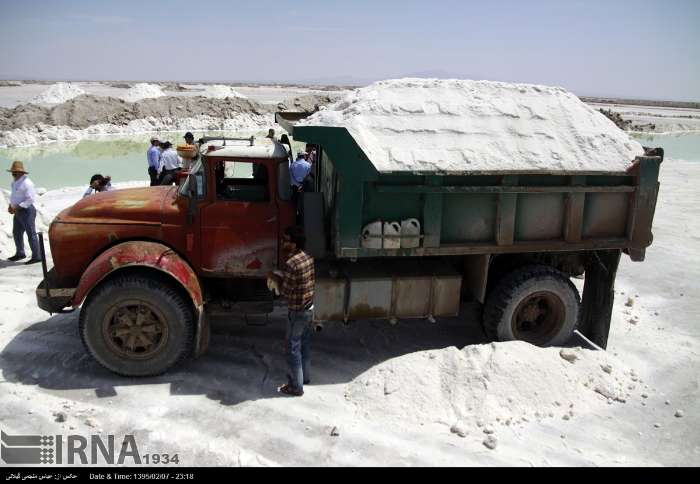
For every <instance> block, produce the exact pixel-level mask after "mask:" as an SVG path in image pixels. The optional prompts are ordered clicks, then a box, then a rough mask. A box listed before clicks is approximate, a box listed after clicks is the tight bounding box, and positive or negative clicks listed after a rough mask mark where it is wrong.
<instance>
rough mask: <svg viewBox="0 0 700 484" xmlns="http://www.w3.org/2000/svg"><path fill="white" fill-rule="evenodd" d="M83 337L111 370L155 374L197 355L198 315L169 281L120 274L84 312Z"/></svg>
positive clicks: (99, 291)
mask: <svg viewBox="0 0 700 484" xmlns="http://www.w3.org/2000/svg"><path fill="white" fill-rule="evenodd" d="M80 335H81V337H82V339H83V343H84V344H85V347H86V348H87V350H88V352H89V353H90V354H91V355H92V356H93V357H94V358H95V359H96V360H97V361H98V362H99V363H100V364H101V365H102V366H104V367H105V368H107V369H108V370H111V371H113V372H114V373H117V374H120V375H124V376H152V375H158V374H161V373H164V372H165V371H167V370H168V369H169V368H171V367H172V366H174V365H176V364H178V363H180V362H181V361H182V360H184V359H185V358H186V357H187V356H188V355H189V354H191V351H192V348H193V344H194V316H193V314H192V309H191V307H190V305H189V304H188V301H187V299H185V297H184V296H183V295H182V294H181V292H180V291H178V290H177V288H176V287H174V285H173V284H171V283H170V282H169V281H165V280H163V279H162V278H158V277H154V278H149V277H148V276H144V275H139V276H134V275H125V276H117V277H115V278H113V279H110V280H107V281H106V282H104V283H102V284H100V285H99V286H98V287H97V288H96V289H95V290H94V291H93V293H92V294H91V295H90V297H88V299H87V301H86V302H85V304H84V305H83V308H82V309H81V312H80Z"/></svg>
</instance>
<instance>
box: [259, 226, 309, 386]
mask: <svg viewBox="0 0 700 484" xmlns="http://www.w3.org/2000/svg"><path fill="white" fill-rule="evenodd" d="M305 242H306V238H305V237H304V234H303V232H302V230H301V229H300V228H299V227H289V228H287V229H286V230H285V232H284V240H283V243H282V249H283V250H285V251H286V252H289V254H290V257H289V259H287V263H286V265H285V268H284V276H283V277H282V278H280V277H279V276H277V275H275V274H272V273H271V274H270V275H269V277H271V278H275V279H276V280H277V282H278V283H279V285H280V293H281V295H282V296H283V297H284V298H286V299H287V304H288V306H289V313H288V316H287V332H286V336H285V351H286V353H287V363H288V364H289V371H290V374H289V375H288V377H289V382H288V383H286V384H285V385H282V386H281V387H279V389H278V391H280V392H281V393H285V394H287V395H293V396H297V397H300V396H302V395H303V394H304V384H305V383H306V384H308V383H309V382H310V374H309V366H310V361H311V334H312V333H313V329H312V327H311V322H312V309H313V299H314V285H315V283H316V280H315V274H314V259H313V257H311V256H310V255H308V254H307V253H306V252H304V246H305Z"/></svg>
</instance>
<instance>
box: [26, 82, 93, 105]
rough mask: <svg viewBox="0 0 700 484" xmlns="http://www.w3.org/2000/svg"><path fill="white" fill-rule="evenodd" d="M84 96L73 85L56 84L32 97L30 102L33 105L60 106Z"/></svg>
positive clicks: (68, 83) (83, 92) (67, 83)
mask: <svg viewBox="0 0 700 484" xmlns="http://www.w3.org/2000/svg"><path fill="white" fill-rule="evenodd" d="M83 94H85V91H83V90H82V89H80V88H79V87H78V86H76V85H75V84H71V83H70V82H58V83H56V84H52V85H51V86H49V87H48V88H47V89H46V90H45V91H44V92H42V93H41V94H39V95H38V96H36V97H34V98H33V99H32V100H31V101H30V102H31V103H33V104H61V103H64V102H66V101H69V100H71V99H73V98H74V97H78V96H81V95H83Z"/></svg>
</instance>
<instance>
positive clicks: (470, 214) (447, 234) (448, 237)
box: [441, 194, 497, 244]
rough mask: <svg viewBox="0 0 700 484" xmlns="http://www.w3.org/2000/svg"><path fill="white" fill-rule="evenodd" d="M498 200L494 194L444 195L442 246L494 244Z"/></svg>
mask: <svg viewBox="0 0 700 484" xmlns="http://www.w3.org/2000/svg"><path fill="white" fill-rule="evenodd" d="M496 197H497V195H492V194H449V195H444V199H443V211H442V237H441V239H442V242H443V243H445V244H458V243H464V244H468V243H474V242H487V241H493V240H494V237H495V233H494V227H495V226H496Z"/></svg>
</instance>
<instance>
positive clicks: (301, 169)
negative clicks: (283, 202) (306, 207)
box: [289, 151, 311, 223]
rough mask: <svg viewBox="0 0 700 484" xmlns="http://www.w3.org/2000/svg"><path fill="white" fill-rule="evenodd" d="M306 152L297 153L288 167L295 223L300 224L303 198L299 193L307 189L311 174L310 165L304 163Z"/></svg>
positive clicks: (306, 162)
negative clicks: (294, 209) (294, 208)
mask: <svg viewBox="0 0 700 484" xmlns="http://www.w3.org/2000/svg"><path fill="white" fill-rule="evenodd" d="M306 156H307V155H306V152H305V151H300V152H298V153H297V159H296V160H294V161H293V162H292V164H291V165H289V178H290V181H291V182H292V203H293V204H294V206H295V207H296V219H297V223H301V219H300V217H301V213H302V212H303V207H302V203H303V198H302V196H301V193H302V192H303V191H304V190H305V189H306V190H308V189H309V183H308V181H307V178H308V176H309V173H310V172H311V163H309V162H308V161H306Z"/></svg>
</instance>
